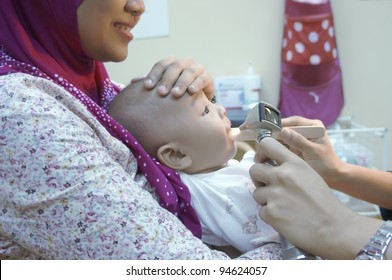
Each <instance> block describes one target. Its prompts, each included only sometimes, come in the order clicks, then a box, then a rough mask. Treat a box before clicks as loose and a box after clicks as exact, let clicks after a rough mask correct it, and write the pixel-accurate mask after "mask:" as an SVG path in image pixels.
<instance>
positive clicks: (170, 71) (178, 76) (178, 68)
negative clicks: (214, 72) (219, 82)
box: [144, 57, 214, 99]
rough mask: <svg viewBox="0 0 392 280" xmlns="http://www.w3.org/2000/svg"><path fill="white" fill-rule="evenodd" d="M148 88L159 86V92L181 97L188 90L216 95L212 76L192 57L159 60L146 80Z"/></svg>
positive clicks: (211, 95) (209, 96) (192, 92)
mask: <svg viewBox="0 0 392 280" xmlns="http://www.w3.org/2000/svg"><path fill="white" fill-rule="evenodd" d="M144 84H145V86H146V88H147V89H152V88H154V87H156V86H158V92H159V94H161V95H163V96H165V95H167V94H169V93H171V94H173V95H175V96H177V97H180V96H182V95H183V94H184V93H185V92H186V91H188V92H189V93H190V94H196V93H198V92H200V91H204V93H205V94H206V96H207V98H208V99H212V97H213V96H214V83H213V79H212V77H211V76H210V75H209V74H208V73H207V72H206V70H205V69H204V67H203V66H202V65H200V64H196V63H194V62H193V60H191V59H177V58H175V57H168V58H166V59H163V60H161V61H159V62H157V63H156V64H155V65H154V66H153V68H152V69H151V70H150V73H148V75H147V77H146V78H145V82H144Z"/></svg>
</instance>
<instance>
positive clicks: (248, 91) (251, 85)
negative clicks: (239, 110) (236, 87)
mask: <svg viewBox="0 0 392 280" xmlns="http://www.w3.org/2000/svg"><path fill="white" fill-rule="evenodd" d="M260 92H261V77H260V76H258V75H255V73H254V69H253V64H252V63H251V62H249V64H248V74H247V75H246V76H245V79H244V108H243V109H244V110H247V109H251V108H252V107H253V106H255V105H256V104H257V103H258V102H259V101H260Z"/></svg>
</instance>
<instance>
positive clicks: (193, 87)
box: [188, 85, 196, 93]
mask: <svg viewBox="0 0 392 280" xmlns="http://www.w3.org/2000/svg"><path fill="white" fill-rule="evenodd" d="M188 90H189V91H191V92H192V93H195V92H196V87H195V86H194V85H190V86H189V87H188Z"/></svg>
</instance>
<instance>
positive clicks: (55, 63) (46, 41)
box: [0, 0, 201, 238]
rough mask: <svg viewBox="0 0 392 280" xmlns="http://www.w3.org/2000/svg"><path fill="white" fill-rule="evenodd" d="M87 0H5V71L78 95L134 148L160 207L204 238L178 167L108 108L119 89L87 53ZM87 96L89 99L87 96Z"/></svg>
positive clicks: (1, 2) (0, 43) (1, 53)
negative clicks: (149, 149) (81, 28)
mask: <svg viewBox="0 0 392 280" xmlns="http://www.w3.org/2000/svg"><path fill="white" fill-rule="evenodd" d="M81 2H82V0H66V1H64V0H34V1H30V0H0V75H7V74H10V73H26V74H30V75H33V76H37V77H41V78H45V79H48V80H50V81H52V82H54V83H56V84H58V85H60V86H61V87H63V88H64V89H65V90H67V91H68V92H69V93H70V94H72V95H73V96H75V97H76V98H77V99H78V100H79V101H80V102H81V103H82V104H83V105H84V106H85V107H86V108H87V109H88V110H89V111H90V112H91V113H92V114H93V115H94V116H95V117H96V118H97V119H98V120H99V121H100V123H101V124H102V125H103V126H105V127H106V129H107V130H108V131H109V132H110V133H111V134H112V135H113V136H114V137H116V138H118V139H119V140H121V141H122V142H123V143H124V144H125V145H127V147H128V148H129V149H130V150H131V151H132V153H133V154H134V156H135V158H136V160H137V161H138V167H139V170H140V172H142V173H143V174H144V175H145V176H146V178H147V180H148V181H149V183H150V184H151V185H152V186H153V187H154V188H155V190H156V193H157V194H158V196H159V197H160V205H161V206H162V207H164V208H166V209H167V210H169V211H170V212H172V213H173V214H175V215H176V216H177V217H178V218H179V219H180V220H181V221H182V222H183V223H184V225H185V226H186V227H187V228H188V229H189V230H191V231H192V233H193V234H194V235H195V236H197V237H199V238H200V237H201V225H200V222H199V219H198V218H197V215H196V213H195V211H194V209H193V208H192V206H191V205H190V199H191V198H190V193H189V190H188V188H187V187H186V186H185V185H184V184H183V183H182V182H181V180H180V177H179V175H178V174H177V173H176V172H174V171H173V170H171V169H169V168H167V167H166V166H163V165H161V164H159V162H157V161H156V160H155V159H153V158H151V157H150V156H149V155H148V154H147V153H146V152H145V151H144V149H143V148H142V146H141V145H140V144H139V143H138V142H137V141H136V139H135V138H134V137H133V135H132V134H131V133H130V132H128V131H127V130H126V129H125V128H123V127H122V126H121V125H120V124H119V123H118V122H117V121H116V120H114V119H113V118H111V117H110V116H109V115H108V114H107V113H106V110H107V108H108V106H109V104H110V101H111V100H112V99H113V98H114V96H115V95H116V94H117V93H118V92H119V90H120V89H119V88H118V87H116V86H115V85H113V83H112V82H111V81H110V79H109V76H108V74H107V71H106V69H105V66H104V64H103V63H102V62H99V61H95V60H94V59H92V58H90V57H89V56H88V55H87V54H86V53H85V51H84V49H83V47H82V45H81V41H80V37H79V32H78V26H77V13H76V11H77V8H78V7H79V5H80V3H81ZM86 97H87V98H86Z"/></svg>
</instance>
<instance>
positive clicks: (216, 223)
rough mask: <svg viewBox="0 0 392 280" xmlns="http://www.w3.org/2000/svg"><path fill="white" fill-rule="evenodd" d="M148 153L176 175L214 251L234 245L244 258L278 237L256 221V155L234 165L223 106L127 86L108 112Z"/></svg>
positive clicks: (232, 143) (199, 96) (196, 97)
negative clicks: (253, 176) (252, 173)
mask: <svg viewBox="0 0 392 280" xmlns="http://www.w3.org/2000/svg"><path fill="white" fill-rule="evenodd" d="M108 113H109V114H110V115H111V116H112V117H113V118H115V119H116V120H117V121H118V122H119V123H120V124H121V125H123V126H124V127H125V128H126V129H127V130H129V131H130V132H131V133H132V134H133V135H134V136H135V137H136V139H138V141H139V142H140V143H141V144H142V146H143V147H144V149H145V150H146V152H147V153H149V154H150V155H151V156H152V157H155V158H157V159H158V160H159V161H160V162H161V163H162V164H164V165H166V166H168V167H170V168H171V169H174V170H177V171H178V172H179V174H180V176H181V180H182V181H183V182H184V183H185V184H186V185H187V186H188V188H189V191H190V193H191V197H192V198H191V204H192V206H193V207H194V208H195V210H196V212H197V215H198V217H199V219H200V221H201V224H202V240H203V241H204V242H205V243H206V244H209V245H212V246H213V247H225V246H233V247H234V248H236V249H237V250H238V251H239V252H241V253H244V252H247V251H250V250H252V249H254V248H255V247H257V246H260V245H261V244H263V243H266V242H278V240H279V235H278V233H277V232H276V231H275V230H273V228H272V227H271V226H269V225H267V224H265V223H264V222H263V221H262V220H261V219H260V218H259V216H258V211H259V209H260V205H259V204H257V203H256V202H255V201H254V199H253V196H252V193H253V190H254V185H253V183H252V180H251V179H250V176H249V168H250V166H251V165H252V164H253V156H254V152H253V151H252V152H248V153H246V154H245V155H244V158H243V159H242V160H241V161H240V162H239V161H237V160H234V159H233V157H234V155H235V154H236V150H237V148H236V143H235V141H234V140H233V139H232V137H231V123H230V120H229V119H228V118H227V116H226V110H225V108H224V107H222V106H219V105H218V104H214V103H213V102H211V101H210V100H208V99H207V97H206V96H205V94H204V93H203V92H200V93H199V94H195V95H190V94H185V95H184V96H183V97H181V98H175V97H174V96H173V95H168V96H166V97H161V96H159V94H158V93H157V92H156V91H155V90H151V91H147V90H146V89H145V88H144V86H143V84H142V82H134V83H132V84H130V85H129V86H127V87H126V88H125V89H124V90H123V91H122V92H121V93H120V94H119V95H118V96H117V97H116V98H115V99H114V100H113V101H112V103H111V105H110V108H109V112H108Z"/></svg>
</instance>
